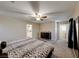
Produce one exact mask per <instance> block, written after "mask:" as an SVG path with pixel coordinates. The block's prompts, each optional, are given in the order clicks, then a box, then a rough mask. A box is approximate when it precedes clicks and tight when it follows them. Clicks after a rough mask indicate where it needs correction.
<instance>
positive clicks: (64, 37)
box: [59, 24, 69, 41]
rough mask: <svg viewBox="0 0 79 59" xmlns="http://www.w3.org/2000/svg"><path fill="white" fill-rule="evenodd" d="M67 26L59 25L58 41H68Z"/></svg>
mask: <svg viewBox="0 0 79 59" xmlns="http://www.w3.org/2000/svg"><path fill="white" fill-rule="evenodd" d="M68 30H69V24H59V39H60V40H66V41H68Z"/></svg>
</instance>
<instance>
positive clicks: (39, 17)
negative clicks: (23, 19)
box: [33, 13, 47, 21]
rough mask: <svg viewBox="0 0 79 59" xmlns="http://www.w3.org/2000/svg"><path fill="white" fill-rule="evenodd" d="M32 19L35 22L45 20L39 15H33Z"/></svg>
mask: <svg viewBox="0 0 79 59" xmlns="http://www.w3.org/2000/svg"><path fill="white" fill-rule="evenodd" d="M33 17H34V18H35V20H36V21H43V20H44V19H47V16H42V15H41V14H40V13H35V14H34V15H33Z"/></svg>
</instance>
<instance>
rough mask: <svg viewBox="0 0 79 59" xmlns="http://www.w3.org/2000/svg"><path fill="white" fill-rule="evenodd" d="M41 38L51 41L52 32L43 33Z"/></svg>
mask: <svg viewBox="0 0 79 59" xmlns="http://www.w3.org/2000/svg"><path fill="white" fill-rule="evenodd" d="M41 38H43V39H51V32H41Z"/></svg>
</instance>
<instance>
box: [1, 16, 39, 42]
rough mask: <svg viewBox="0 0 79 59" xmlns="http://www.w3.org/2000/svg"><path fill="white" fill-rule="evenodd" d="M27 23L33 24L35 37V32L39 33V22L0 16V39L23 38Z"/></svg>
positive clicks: (35, 36)
mask: <svg viewBox="0 0 79 59" xmlns="http://www.w3.org/2000/svg"><path fill="white" fill-rule="evenodd" d="M27 23H29V24H32V25H33V38H37V37H38V35H37V34H38V33H39V24H35V23H32V22H28V21H24V20H19V19H14V18H10V17H4V16H0V41H5V40H6V41H7V40H9V41H12V40H18V39H19V40H22V39H25V38H26V24H27Z"/></svg>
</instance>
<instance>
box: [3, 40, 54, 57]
mask: <svg viewBox="0 0 79 59" xmlns="http://www.w3.org/2000/svg"><path fill="white" fill-rule="evenodd" d="M53 49H54V48H53V46H52V44H50V43H47V42H44V41H41V40H37V39H28V40H24V41H21V42H15V43H14V44H10V45H8V46H7V47H6V49H4V52H6V53H7V54H8V57H9V58H46V57H47V56H48V55H49V53H50V52H51V51H53Z"/></svg>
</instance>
